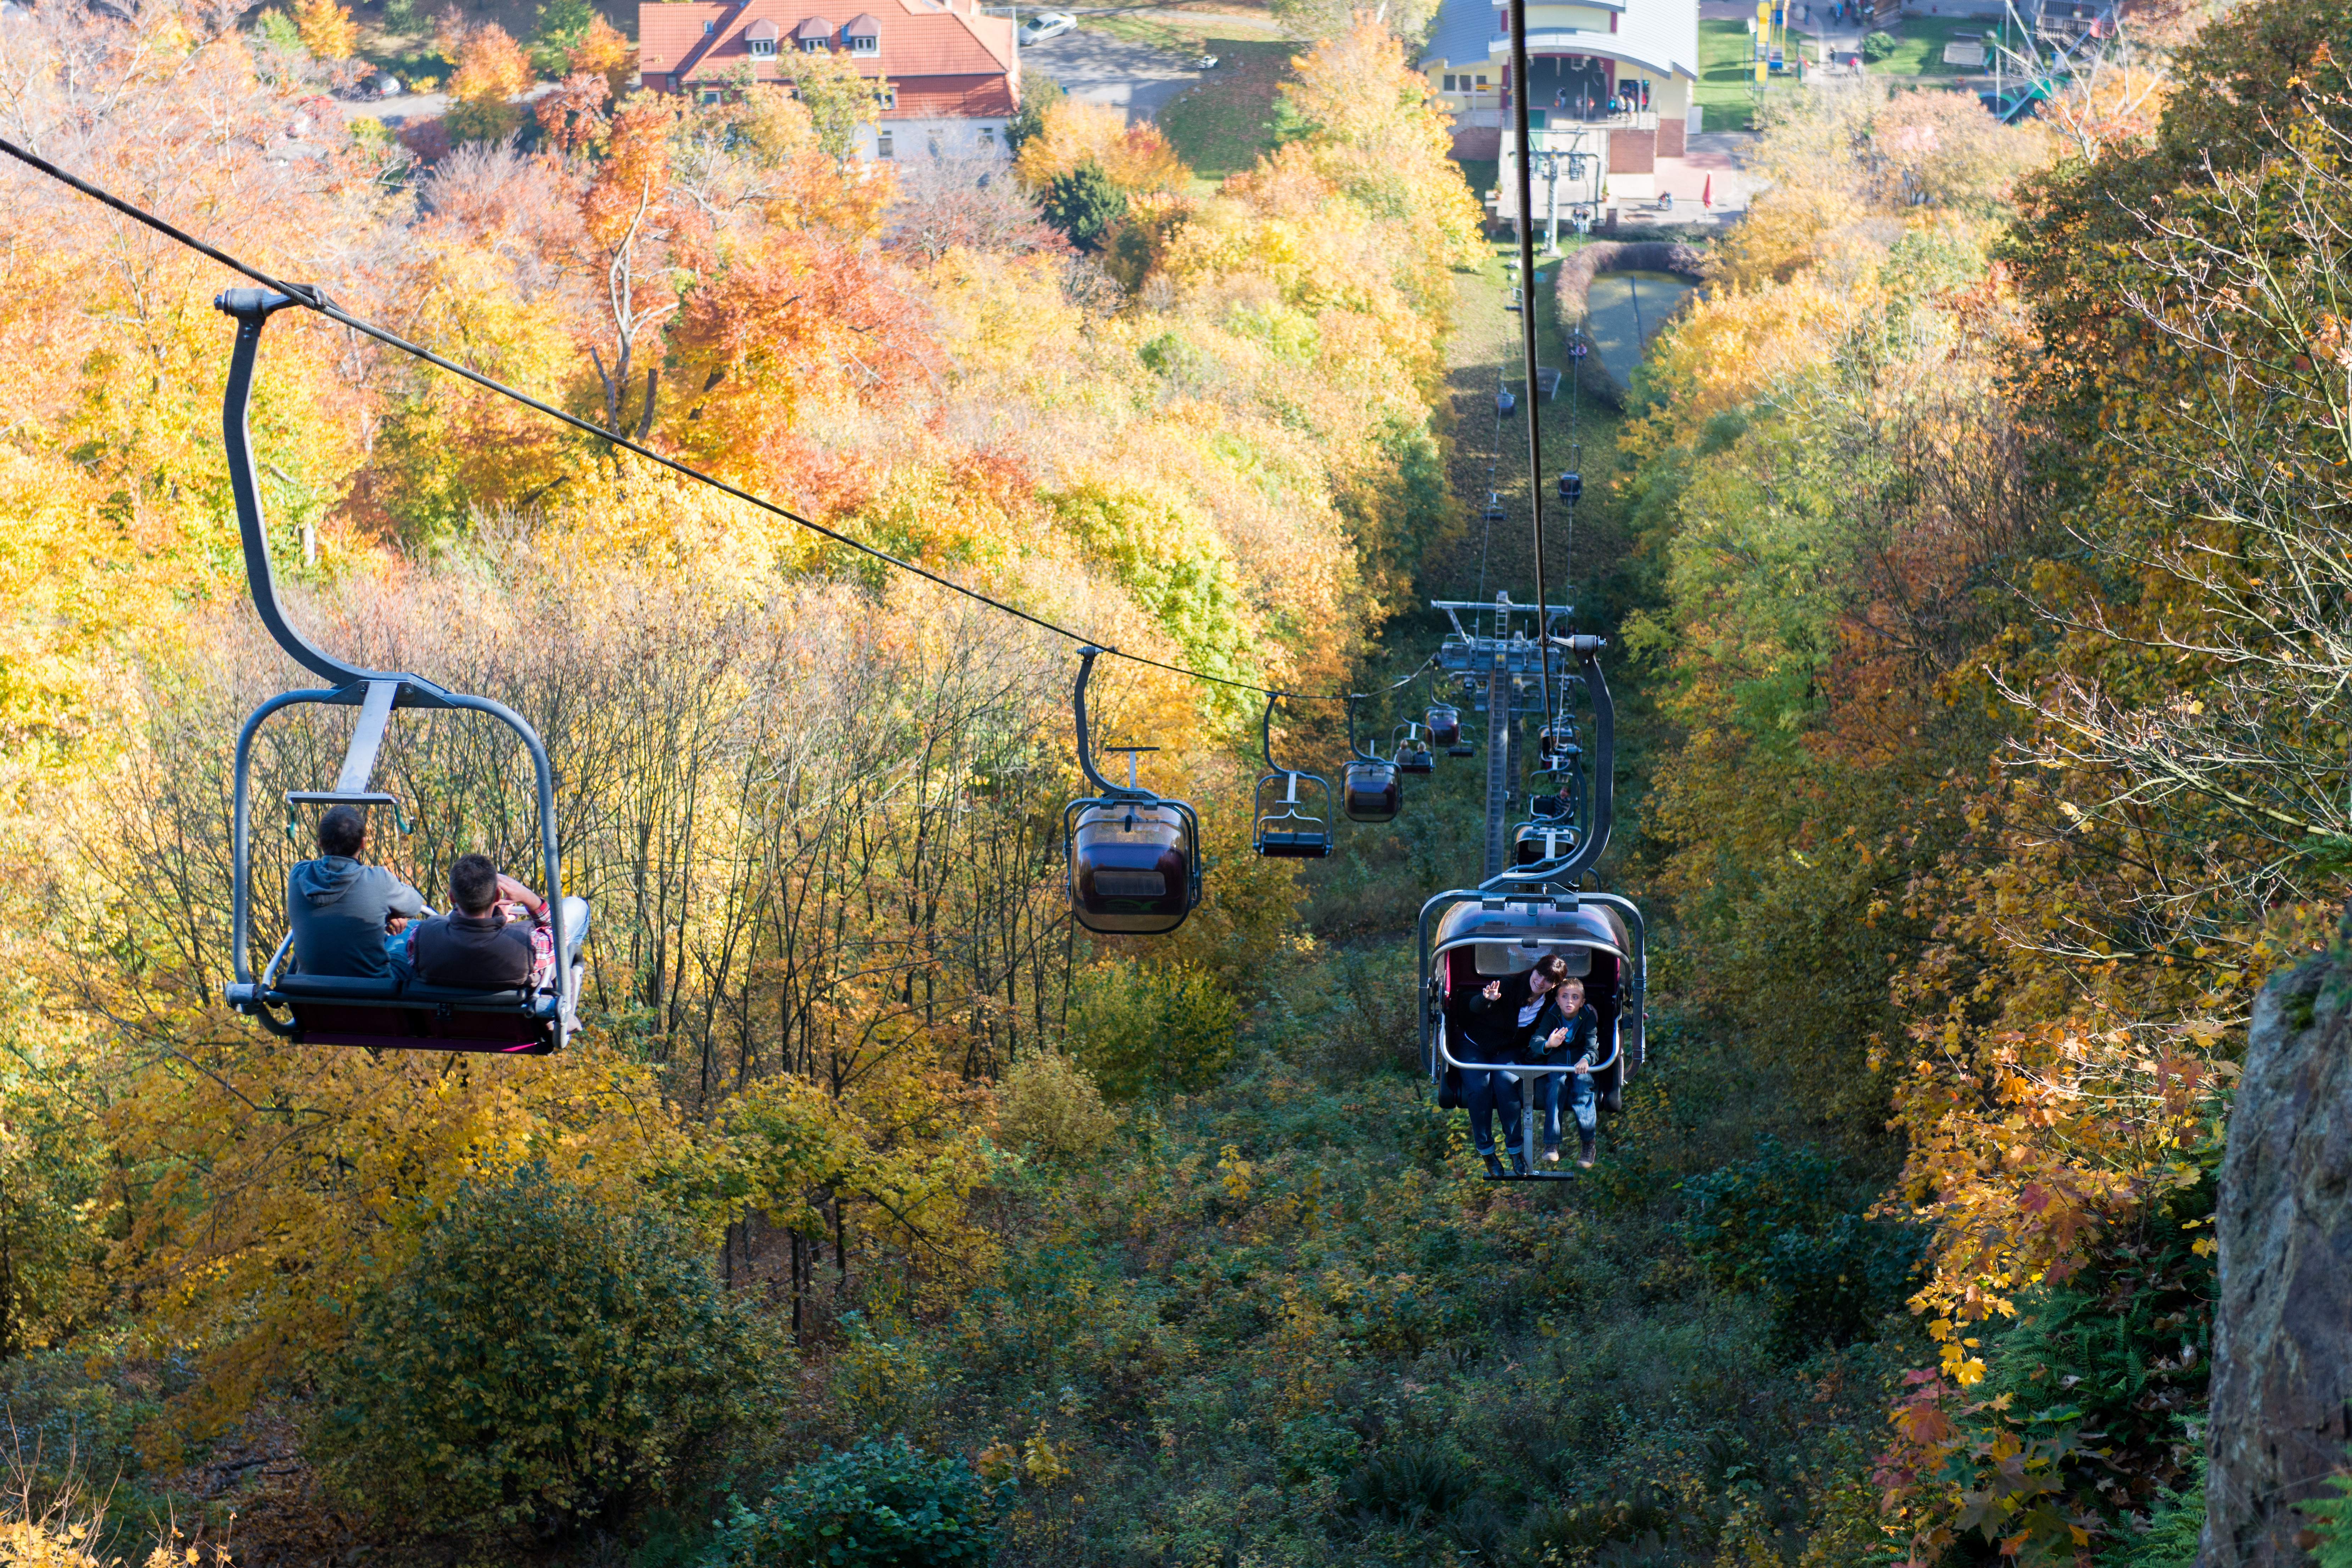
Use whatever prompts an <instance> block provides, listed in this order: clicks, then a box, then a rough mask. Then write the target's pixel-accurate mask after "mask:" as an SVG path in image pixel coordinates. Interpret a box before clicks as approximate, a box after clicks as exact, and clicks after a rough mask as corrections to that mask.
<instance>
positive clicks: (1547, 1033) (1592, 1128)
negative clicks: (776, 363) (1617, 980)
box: [1522, 960, 1601, 1171]
mask: <svg viewBox="0 0 2352 1568" xmlns="http://www.w3.org/2000/svg"><path fill="white" fill-rule="evenodd" d="M1553 962H1555V963H1558V962H1559V961H1558V960H1554V961H1553ZM1562 967H1565V965H1564V964H1563V965H1562ZM1600 1032H1601V1017H1600V1015H1599V1014H1597V1013H1595V1012H1594V1011H1593V1010H1592V1006H1591V1004H1590V1003H1588V1002H1586V1001H1585V999H1584V982H1583V981H1581V980H1580V979H1578V978H1577V977H1576V976H1574V975H1568V976H1566V977H1565V978H1563V979H1562V980H1561V981H1560V982H1559V984H1558V985H1557V986H1556V987H1554V988H1552V989H1551V991H1550V993H1549V995H1547V996H1546V997H1545V998H1544V1005H1543V1006H1542V1007H1541V1008H1539V1009H1538V1012H1537V1014H1536V1016H1535V1019H1534V1022H1533V1024H1532V1025H1531V1026H1529V1028H1528V1033H1527V1037H1526V1040H1525V1042H1524V1044H1523V1047H1522V1049H1523V1050H1524V1051H1525V1053H1526V1054H1525V1057H1524V1058H1523V1059H1524V1060H1526V1061H1528V1062H1529V1063H1530V1064H1538V1063H1539V1064H1541V1065H1543V1066H1545V1067H1557V1066H1560V1065H1563V1064H1565V1065H1567V1066H1570V1067H1578V1068H1587V1067H1591V1065H1592V1058H1594V1057H1595V1056H1597V1055H1599V1047H1600V1038H1599V1037H1600ZM1563 1076H1564V1075H1562V1074H1559V1073H1542V1074H1539V1075H1538V1076H1537V1079H1536V1097H1537V1099H1536V1103H1537V1104H1538V1106H1540V1107H1541V1108H1542V1110H1543V1117H1544V1132H1543V1140H1544V1159H1545V1160H1546V1161H1547V1162H1556V1161H1558V1160H1559V1086H1560V1080H1561V1079H1562V1077H1563ZM1570 1084H1571V1089H1570V1096H1569V1106H1570V1110H1573V1111H1574V1112H1575V1115H1576V1146H1577V1153H1576V1163H1578V1164H1579V1165H1580V1166H1582V1167H1583V1168H1584V1169H1586V1170H1588V1171H1589V1170H1591V1168H1592V1152H1593V1142H1594V1134H1595V1132H1596V1131H1597V1130H1598V1127H1599V1123H1600V1117H1599V1110H1598V1107H1597V1106H1596V1104H1595V1102H1594V1095H1593V1084H1592V1075H1591V1073H1589V1072H1579V1073H1576V1074H1574V1075H1573V1076H1572V1077H1570Z"/></svg>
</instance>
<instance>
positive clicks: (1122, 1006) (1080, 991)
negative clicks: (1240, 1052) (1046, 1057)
mask: <svg viewBox="0 0 2352 1568" xmlns="http://www.w3.org/2000/svg"><path fill="white" fill-rule="evenodd" d="M1240 1026H1241V1008H1240V1005H1238V1004H1237V1003H1235V1002H1234V997H1233V994H1232V993H1231V992H1229V991H1227V990H1226V989H1225V988H1224V987H1223V985H1220V984H1218V983H1217V981H1216V979H1215V977H1214V976H1213V975H1211V974H1209V973H1206V972H1205V971H1202V970H1199V969H1194V968H1192V967H1190V966H1188V965H1184V964H1171V963H1137V962H1135V961H1133V960H1130V959H1111V960H1108V961H1107V962H1105V963H1099V964H1097V965H1096V966H1095V967H1094V968H1092V969H1089V970H1087V972H1086V973H1083V974H1080V975H1079V976H1078V977H1077V980H1076V983H1075V984H1073V985H1072V987H1071V992H1070V1038H1071V1042H1072V1047H1073V1049H1074V1051H1075V1053H1076V1056H1077V1058H1078V1060H1079V1061H1080V1062H1082V1063H1083V1064H1085V1066H1086V1068H1087V1071H1088V1072H1090V1073H1092V1074H1093V1075H1094V1079H1095V1081H1096V1082H1097V1084H1100V1085H1101V1086H1102V1091H1103V1093H1104V1094H1105V1095H1106V1096H1108V1098H1110V1099H1112V1100H1132V1099H1134V1098H1135V1097H1136V1096H1138V1095H1139V1094H1145V1093H1149V1092H1150V1091H1151V1090H1153V1089H1199V1088H1201V1087H1202V1086H1203V1085H1205V1084H1207V1083H1209V1082H1210V1081H1212V1080H1213V1079H1215V1078H1216V1076H1217V1075H1218V1074H1219V1073H1221V1072H1223V1070H1224V1069H1225V1068H1226V1066H1227V1064H1229V1063H1230V1062H1232V1060H1233V1059H1234V1032H1235V1031H1236V1030H1237V1029H1238V1028H1239V1027H1240Z"/></svg>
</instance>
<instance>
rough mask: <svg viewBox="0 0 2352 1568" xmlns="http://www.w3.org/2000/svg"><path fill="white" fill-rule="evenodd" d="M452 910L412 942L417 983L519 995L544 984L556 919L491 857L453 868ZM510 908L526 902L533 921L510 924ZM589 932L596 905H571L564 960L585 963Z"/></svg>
mask: <svg viewBox="0 0 2352 1568" xmlns="http://www.w3.org/2000/svg"><path fill="white" fill-rule="evenodd" d="M449 904H450V909H449V912H448V913H447V914H446V915H440V916H436V918H434V919H432V920H429V921H425V923H424V924H423V925H421V926H418V927H417V928H416V930H415V932H413V933H412V934H411V936H410V938H409V953H410V959H411V962H412V963H415V966H416V977H417V978H418V979H419V980H422V981H423V982H425V984H427V985H447V986H453V987H456V988H457V989H459V990H465V991H519V990H520V989H522V988H523V987H525V986H527V985H530V984H535V983H537V982H538V980H539V974H540V969H541V963H542V962H543V961H544V960H545V959H546V958H548V957H549V956H551V954H552V952H553V949H552V946H551V942H547V941H542V940H541V934H540V933H541V932H542V931H546V930H547V928H548V926H549V925H550V922H551V910H549V908H548V905H547V900H544V899H541V897H540V896H539V895H538V894H537V893H534V892H532V891H531V890H530V889H529V888H526V887H524V886H523V885H522V884H521V883H520V882H518V881H516V880H515V879H513V878H512V877H509V876H508V875H506V874H505V873H504V872H502V871H500V870H499V868H498V867H497V866H496V865H495V864H493V863H492V862H491V860H490V858H489V857H488V856H487V855H460V856H458V857H457V860H456V861H455V862H454V863H453V864H452V865H451V866H450V868H449ZM506 904H520V905H521V906H522V909H523V912H524V913H525V914H526V915H528V916H529V917H530V919H529V920H528V921H509V920H508V919H507V918H506V913H505V910H503V909H502V908H501V906H502V905H506ZM587 934H588V900H585V899H579V898H567V899H565V900H563V936H564V945H565V946H566V947H567V948H569V949H570V950H571V951H570V952H567V953H565V954H564V958H565V961H566V964H567V966H569V965H570V964H571V963H574V962H576V961H577V958H578V956H579V952H580V942H581V939H582V938H583V937H585V936H586V935H587Z"/></svg>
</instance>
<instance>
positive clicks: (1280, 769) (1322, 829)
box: [1250, 691, 1331, 860]
mask: <svg viewBox="0 0 2352 1568" xmlns="http://www.w3.org/2000/svg"><path fill="white" fill-rule="evenodd" d="M1281 700H1282V693H1280V692H1278V691H1275V692H1268V693H1267V694H1266V699H1265V721H1264V722H1263V723H1262V724H1261V725H1260V726H1259V730H1258V739H1259V744H1260V747H1261V749H1262V750H1263V751H1264V752H1265V765H1266V772H1265V774H1264V775H1263V776H1261V777H1260V778H1259V779H1258V781H1257V788H1256V791H1255V795H1254V796H1253V804H1252V817H1253V824H1252V826H1251V830H1250V845H1251V847H1253V848H1255V850H1256V851H1257V852H1258V853H1259V854H1260V855H1263V856H1265V857H1266V858H1269V859H1276V860H1320V859H1322V858H1325V857H1327V856H1328V855H1329V854H1330V853H1331V785H1330V783H1329V781H1328V780H1326V779H1325V778H1323V777H1322V776H1321V775H1320V774H1318V773H1301V772H1299V771H1298V770H1297V769H1296V768H1286V767H1284V766H1283V765H1282V764H1281V763H1277V762H1276V761H1275V760H1274V707H1275V704H1276V703H1277V702H1279V701H1281Z"/></svg>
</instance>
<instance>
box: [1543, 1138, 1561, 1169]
mask: <svg viewBox="0 0 2352 1568" xmlns="http://www.w3.org/2000/svg"><path fill="white" fill-rule="evenodd" d="M1544 1163H1545V1164H1547V1165H1557V1164H1559V1144H1557V1143H1547V1144H1545V1145H1544Z"/></svg>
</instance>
